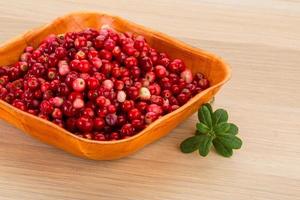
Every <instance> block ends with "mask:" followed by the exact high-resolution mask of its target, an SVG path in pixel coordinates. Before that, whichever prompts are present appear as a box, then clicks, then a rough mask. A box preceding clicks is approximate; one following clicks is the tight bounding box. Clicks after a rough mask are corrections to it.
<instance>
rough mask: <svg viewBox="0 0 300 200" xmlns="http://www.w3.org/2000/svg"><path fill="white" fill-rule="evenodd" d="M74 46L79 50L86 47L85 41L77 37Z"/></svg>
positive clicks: (83, 38)
mask: <svg viewBox="0 0 300 200" xmlns="http://www.w3.org/2000/svg"><path fill="white" fill-rule="evenodd" d="M74 44H75V47H76V48H77V49H80V48H82V47H85V46H86V45H87V41H86V39H85V37H78V38H76V39H75V41H74Z"/></svg>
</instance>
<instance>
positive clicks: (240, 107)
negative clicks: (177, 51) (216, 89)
mask: <svg viewBox="0 0 300 200" xmlns="http://www.w3.org/2000/svg"><path fill="white" fill-rule="evenodd" d="M138 2H139V5H140V6H139V8H138V9H137V8H136V6H135V5H136V4H137V3H138ZM79 9H80V10H99V11H105V12H110V13H114V14H116V15H120V16H122V17H125V18H127V19H129V20H132V21H135V22H137V23H140V24H143V25H145V26H148V27H151V28H153V29H156V30H160V31H161V32H164V33H167V34H169V35H172V36H174V37H176V38H178V39H180V40H182V41H185V42H187V43H189V44H192V45H194V46H196V47H199V48H202V49H205V50H209V51H212V52H215V53H216V54H218V55H221V56H222V57H224V58H225V59H226V60H227V61H228V62H229V63H230V65H231V66H232V70H233V76H232V79H231V81H230V82H229V83H228V84H227V85H225V87H224V88H223V89H222V91H221V92H220V93H219V94H218V95H217V97H216V102H215V107H224V108H226V109H228V110H229V112H230V115H231V120H232V121H233V122H235V123H237V124H238V125H239V127H240V137H241V138H242V139H243V141H244V146H243V148H242V149H241V150H240V151H237V152H235V155H234V156H233V157H232V158H230V159H226V158H222V157H220V156H218V155H216V154H215V153H214V152H211V153H210V155H209V156H208V157H207V158H201V157H199V156H198V155H197V154H196V153H195V154H189V155H185V154H182V153H180V152H179V150H178V144H179V143H180V142H181V141H182V140H183V139H184V138H186V137H188V136H190V135H191V134H192V133H193V131H194V124H195V122H196V116H195V115H194V116H193V117H190V118H189V119H188V120H186V121H185V122H184V123H182V124H181V125H180V126H179V127H178V128H176V129H175V130H174V131H172V133H171V134H169V135H168V136H167V137H165V138H163V139H161V140H159V141H158V142H156V143H154V144H152V145H149V146H148V147H146V148H145V149H143V150H142V151H140V152H138V153H136V154H134V155H133V156H130V157H128V158H125V159H121V160H117V161H105V162H102V161H100V162H99V161H88V160H83V159H80V158H76V157H73V156H70V155H68V154H66V153H64V152H62V151H60V150H57V149H55V148H53V147H50V146H47V145H44V144H42V143H40V142H38V141H36V140H34V139H32V138H30V137H28V136H26V135H24V134H23V133H21V132H20V131H18V130H17V129H15V128H12V127H11V126H9V125H8V124H7V123H4V122H2V121H1V122H0V199H1V200H2V199H4V200H6V199H9V200H12V199H20V200H21V199H22V200H23V199H34V200H35V199H80V200H81V199H82V200H84V199H151V200H153V199H217V200H218V199H256V200H257V199H259V200H260V199H268V200H269V199H272V200H277V199H278V200H282V199H292V200H295V199H300V187H299V185H300V167H299V166H300V145H299V140H300V131H299V130H300V118H299V114H300V92H299V85H300V78H299V75H300V68H299V63H300V56H299V55H300V26H299V25H300V3H299V1H287V0H263V1H258V0H253V1H234V0H228V1H220V0H211V1H197V0H187V1H179V0H175V1H174V0H173V1H171V0H165V1H158V0H152V1H137V0H133V1H100V0H98V1H78V0H69V1H67V0H52V1H47V2H46V1H44V2H43V3H42V4H41V3H38V1H36V0H28V1H17V0H11V1H0V11H1V12H0V13H1V14H0V26H1V27H2V28H1V29H0V42H1V43H2V42H4V41H6V40H8V39H10V38H11V37H14V36H16V35H19V34H21V33H23V32H24V31H26V30H28V29H31V28H32V27H36V26H39V25H41V24H43V23H47V22H49V21H50V20H53V19H54V18H56V17H57V16H60V15H63V14H65V13H67V12H70V11H74V10H79Z"/></svg>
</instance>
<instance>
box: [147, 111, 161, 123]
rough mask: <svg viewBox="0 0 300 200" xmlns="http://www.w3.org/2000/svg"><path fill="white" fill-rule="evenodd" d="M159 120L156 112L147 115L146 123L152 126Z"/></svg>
mask: <svg viewBox="0 0 300 200" xmlns="http://www.w3.org/2000/svg"><path fill="white" fill-rule="evenodd" d="M157 119H158V114H157V113H155V112H151V111H150V112H147V113H146V115H145V123H146V124H151V123H152V122H154V121H155V120H157Z"/></svg>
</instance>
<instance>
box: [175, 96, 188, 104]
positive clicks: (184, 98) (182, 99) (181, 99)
mask: <svg viewBox="0 0 300 200" xmlns="http://www.w3.org/2000/svg"><path fill="white" fill-rule="evenodd" d="M188 100H189V96H188V95H187V94H184V93H180V94H179V95H178V96H177V101H178V103H179V105H183V104H185V103H186V102H187V101H188Z"/></svg>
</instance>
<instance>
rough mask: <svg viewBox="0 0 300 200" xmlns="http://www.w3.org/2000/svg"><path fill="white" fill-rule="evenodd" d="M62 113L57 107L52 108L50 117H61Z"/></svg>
mask: <svg viewBox="0 0 300 200" xmlns="http://www.w3.org/2000/svg"><path fill="white" fill-rule="evenodd" d="M62 115H63V113H62V111H61V110H60V109H59V108H54V110H53V112H52V117H53V118H54V119H61V118H62Z"/></svg>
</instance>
